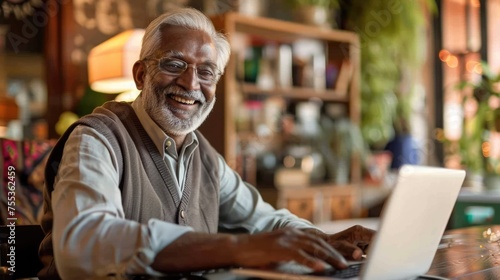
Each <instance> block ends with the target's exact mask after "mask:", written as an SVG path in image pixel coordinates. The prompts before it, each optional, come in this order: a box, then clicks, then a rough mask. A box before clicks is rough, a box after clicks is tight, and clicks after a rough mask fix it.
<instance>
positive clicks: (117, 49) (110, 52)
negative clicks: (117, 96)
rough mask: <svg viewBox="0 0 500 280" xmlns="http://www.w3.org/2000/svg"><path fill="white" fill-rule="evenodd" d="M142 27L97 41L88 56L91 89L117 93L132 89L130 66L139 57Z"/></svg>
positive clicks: (132, 80)
mask: <svg viewBox="0 0 500 280" xmlns="http://www.w3.org/2000/svg"><path fill="white" fill-rule="evenodd" d="M143 36H144V29H133V30H128V31H124V32H122V33H120V34H118V35H116V36H115V37H113V38H111V39H109V40H107V41H105V42H103V43H101V44H100V45H98V46H96V47H95V48H93V49H92V50H91V51H90V54H89V57H88V70H89V83H90V87H91V88H92V90H95V91H98V92H102V93H119V92H124V91H129V90H132V89H135V88H136V87H135V83H134V79H133V77H132V66H133V65H134V63H135V62H136V61H137V60H138V59H139V54H140V51H141V43H142V37H143Z"/></svg>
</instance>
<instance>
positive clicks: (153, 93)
mask: <svg viewBox="0 0 500 280" xmlns="http://www.w3.org/2000/svg"><path fill="white" fill-rule="evenodd" d="M145 82H146V84H147V85H148V86H147V87H145V88H144V89H143V91H142V94H141V95H142V99H143V103H144V109H145V111H146V112H147V113H148V114H149V116H150V117H151V119H152V120H153V121H154V122H155V123H156V124H158V126H159V127H160V128H161V129H162V130H163V131H164V132H165V133H167V134H168V135H171V136H180V135H186V134H188V133H190V132H192V131H194V130H196V129H197V128H198V127H200V125H201V124H202V123H203V122H204V121H205V119H206V118H207V117H208V115H209V114H210V112H211V111H212V109H213V107H214V105H215V100H216V98H215V97H214V98H213V99H212V100H210V101H208V102H207V101H206V99H205V96H204V95H203V93H202V92H201V90H196V91H191V92H188V91H185V90H183V89H181V88H180V87H178V86H176V85H169V86H167V87H165V88H163V89H162V88H159V87H155V86H154V85H153V83H154V82H153V81H151V80H149V81H145ZM172 93H174V94H175V95H177V96H181V97H184V98H190V99H196V100H197V101H199V102H200V103H201V104H199V106H200V107H199V110H197V111H196V112H195V113H194V114H193V115H192V116H190V117H189V118H185V119H181V118H178V117H177V116H176V115H175V114H174V111H175V113H177V114H187V112H183V111H179V110H178V109H176V108H172V107H171V106H169V105H168V103H167V102H166V99H167V98H170V97H168V95H169V94H172Z"/></svg>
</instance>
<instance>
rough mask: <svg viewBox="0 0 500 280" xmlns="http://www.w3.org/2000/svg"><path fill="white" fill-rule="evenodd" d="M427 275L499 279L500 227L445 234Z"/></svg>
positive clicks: (232, 279)
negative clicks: (495, 238) (486, 233)
mask: <svg viewBox="0 0 500 280" xmlns="http://www.w3.org/2000/svg"><path fill="white" fill-rule="evenodd" d="M488 228H489V229H491V232H493V233H496V232H497V231H498V238H499V241H490V237H491V235H487V236H486V237H485V236H484V235H483V233H484V232H485V231H487V230H488ZM415 242H418V240H415ZM427 275H434V276H441V277H445V278H448V279H453V280H455V279H460V280H464V279H467V280H498V279H500V225H498V226H490V227H488V226H476V227H470V228H462V229H453V230H448V231H446V232H445V234H444V235H443V238H442V240H441V243H440V245H439V247H438V249H437V252H436V255H435V257H434V260H433V263H432V265H431V269H430V270H429V272H428V273H427ZM131 279H133V280H145V279H148V280H151V279H162V280H167V279H168V280H172V279H175V280H179V279H182V280H195V279H196V280H197V279H205V280H243V279H247V280H248V279H258V278H248V277H242V276H235V275H232V274H231V273H229V272H222V273H215V274H208V275H204V276H203V277H198V276H193V277H186V278H163V277H160V278H154V277H147V276H146V277H136V278H131Z"/></svg>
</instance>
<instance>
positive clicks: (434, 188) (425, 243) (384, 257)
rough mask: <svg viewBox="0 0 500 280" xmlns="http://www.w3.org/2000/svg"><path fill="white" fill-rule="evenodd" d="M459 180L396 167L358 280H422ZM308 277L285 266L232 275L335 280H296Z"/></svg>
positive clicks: (444, 172)
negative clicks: (389, 192)
mask: <svg viewBox="0 0 500 280" xmlns="http://www.w3.org/2000/svg"><path fill="white" fill-rule="evenodd" d="M464 178H465V171H463V170H452V169H445V168H438V167H426V166H411V165H405V166H403V167H401V169H400V171H399V175H398V180H397V182H396V185H395V187H394V188H393V191H392V193H391V195H390V197H389V199H388V200H387V202H386V203H385V205H384V209H383V211H382V214H381V221H380V225H379V229H378V230H377V234H376V235H375V237H374V240H373V241H372V243H371V244H370V248H369V250H368V253H367V260H366V262H365V264H364V266H363V269H362V271H361V279H364V280H391V279H397V280H401V279H413V278H417V277H418V276H419V275H424V274H425V273H426V272H427V271H428V270H429V268H430V266H431V263H432V260H433V259H434V255H435V254H436V250H437V248H438V245H439V242H440V240H441V237H442V235H443V233H444V230H445V229H446V225H447V223H448V220H449V217H450V215H451V212H452V210H453V207H454V205H455V202H456V199H457V197H458V193H459V191H460V188H461V186H462V183H463V181H464ZM288 266H289V267H290V268H289V267H288ZM310 271H311V270H310V269H308V268H306V267H303V266H299V265H296V264H295V265H293V264H292V265H288V264H286V265H285V266H283V267H281V268H280V269H279V271H266V270H259V269H237V270H233V273H235V274H237V275H246V276H254V277H261V278H264V279H281V280H282V279H297V280H299V279H300V280H319V279H338V278H333V277H326V276H311V275H298V273H299V272H303V273H306V272H310ZM438 278H439V277H436V279H438ZM355 279H357V278H355Z"/></svg>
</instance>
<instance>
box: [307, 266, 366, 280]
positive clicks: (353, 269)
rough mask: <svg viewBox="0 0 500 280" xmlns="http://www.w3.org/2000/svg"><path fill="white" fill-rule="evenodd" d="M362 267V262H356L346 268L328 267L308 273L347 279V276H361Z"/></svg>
mask: <svg viewBox="0 0 500 280" xmlns="http://www.w3.org/2000/svg"><path fill="white" fill-rule="evenodd" d="M361 267H362V263H355V264H351V265H350V266H349V267H347V268H346V269H335V268H328V269H326V270H323V271H316V272H311V273H308V275H314V276H329V277H335V278H341V279H345V278H351V277H356V276H359V274H360V273H361Z"/></svg>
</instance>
